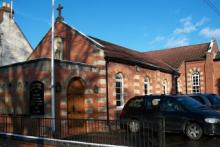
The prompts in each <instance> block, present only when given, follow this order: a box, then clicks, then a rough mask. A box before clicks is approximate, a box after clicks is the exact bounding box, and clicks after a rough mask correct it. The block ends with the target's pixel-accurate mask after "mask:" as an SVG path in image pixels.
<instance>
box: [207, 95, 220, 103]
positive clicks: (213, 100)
mask: <svg viewBox="0 0 220 147" xmlns="http://www.w3.org/2000/svg"><path fill="white" fill-rule="evenodd" d="M207 97H208V99H209V101H210V102H211V104H212V105H220V97H219V96H217V95H214V94H209V95H207Z"/></svg>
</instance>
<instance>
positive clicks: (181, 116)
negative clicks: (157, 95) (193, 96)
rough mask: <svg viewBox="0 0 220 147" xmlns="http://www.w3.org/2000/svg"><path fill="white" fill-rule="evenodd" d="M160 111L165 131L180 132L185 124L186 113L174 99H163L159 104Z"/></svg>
mask: <svg viewBox="0 0 220 147" xmlns="http://www.w3.org/2000/svg"><path fill="white" fill-rule="evenodd" d="M161 111H162V114H163V116H164V117H165V127H166V131H172V132H173V131H182V128H183V125H184V124H185V122H186V118H185V113H186V112H185V111H184V109H183V107H182V106H181V105H180V104H179V103H178V102H177V101H176V100H175V99H174V98H164V99H163V101H162V103H161Z"/></svg>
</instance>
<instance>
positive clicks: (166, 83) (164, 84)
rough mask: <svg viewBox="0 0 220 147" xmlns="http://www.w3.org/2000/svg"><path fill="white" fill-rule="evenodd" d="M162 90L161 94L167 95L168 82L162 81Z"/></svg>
mask: <svg viewBox="0 0 220 147" xmlns="http://www.w3.org/2000/svg"><path fill="white" fill-rule="evenodd" d="M162 88H163V94H165V95H167V94H168V82H167V80H163V82H162Z"/></svg>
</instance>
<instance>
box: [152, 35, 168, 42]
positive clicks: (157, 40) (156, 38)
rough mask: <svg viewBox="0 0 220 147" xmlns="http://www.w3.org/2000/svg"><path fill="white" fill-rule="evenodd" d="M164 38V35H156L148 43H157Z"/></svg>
mask: <svg viewBox="0 0 220 147" xmlns="http://www.w3.org/2000/svg"><path fill="white" fill-rule="evenodd" d="M164 40H165V37H164V36H156V37H155V38H154V39H153V40H152V41H151V42H150V44H156V43H159V42H162V41H164Z"/></svg>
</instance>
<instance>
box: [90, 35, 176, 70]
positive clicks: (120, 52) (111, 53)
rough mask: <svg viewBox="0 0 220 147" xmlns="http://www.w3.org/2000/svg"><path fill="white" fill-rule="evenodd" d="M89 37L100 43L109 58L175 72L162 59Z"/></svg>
mask: <svg viewBox="0 0 220 147" xmlns="http://www.w3.org/2000/svg"><path fill="white" fill-rule="evenodd" d="M90 38H92V39H94V40H95V41H97V42H99V43H100V44H102V45H103V46H104V47H103V48H102V49H103V50H104V52H105V56H106V57H107V58H109V59H113V60H116V61H118V62H120V61H121V62H123V61H124V62H125V63H130V64H132V63H133V64H136V65H139V66H145V67H148V68H150V69H156V70H161V71H164V72H169V73H177V71H176V70H175V69H173V68H172V67H171V66H170V65H168V64H166V63H164V62H163V61H162V60H159V59H154V58H152V57H151V56H148V55H145V54H143V53H141V52H138V51H135V50H132V49H128V48H125V47H122V46H119V45H116V44H113V43H110V42H107V41H104V40H101V39H98V38H95V37H91V36H90Z"/></svg>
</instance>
